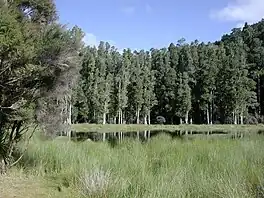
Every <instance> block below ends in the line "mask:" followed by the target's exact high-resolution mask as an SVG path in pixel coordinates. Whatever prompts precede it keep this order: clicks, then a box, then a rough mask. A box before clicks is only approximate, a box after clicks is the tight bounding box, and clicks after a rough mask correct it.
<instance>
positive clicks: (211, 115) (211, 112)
mask: <svg viewBox="0 0 264 198" xmlns="http://www.w3.org/2000/svg"><path fill="white" fill-rule="evenodd" d="M213 105H214V101H213V91H212V90H211V105H210V112H209V114H210V124H211V125H212V124H213Z"/></svg>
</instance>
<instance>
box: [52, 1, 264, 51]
mask: <svg viewBox="0 0 264 198" xmlns="http://www.w3.org/2000/svg"><path fill="white" fill-rule="evenodd" d="M263 1H264V0H75V1H71V0H55V2H56V5H57V10H58V12H59V16H60V21H61V22H62V23H64V24H68V25H69V26H72V25H78V26H79V27H81V28H82V29H83V31H84V32H85V33H86V37H85V39H84V40H85V42H86V43H87V44H89V45H97V44H98V42H99V41H100V40H103V41H108V42H109V43H110V44H113V45H115V46H116V47H118V48H119V49H123V48H127V47H129V48H132V49H146V50H148V49H150V48H151V47H155V48H161V47H166V46H168V45H169V44H170V43H171V42H177V41H178V40H179V39H180V38H183V37H184V38H185V39H186V40H187V41H192V40H195V39H198V40H199V41H205V42H207V41H215V40H218V39H220V38H221V35H223V34H224V33H228V32H230V30H231V29H232V28H233V27H238V26H241V24H243V23H244V22H245V21H247V22H249V23H254V22H257V21H259V20H260V19H261V18H264V2H263Z"/></svg>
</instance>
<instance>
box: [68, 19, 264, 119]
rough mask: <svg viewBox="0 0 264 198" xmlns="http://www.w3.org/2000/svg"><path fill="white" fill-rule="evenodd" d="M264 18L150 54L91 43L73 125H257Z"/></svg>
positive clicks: (263, 77)
mask: <svg viewBox="0 0 264 198" xmlns="http://www.w3.org/2000/svg"><path fill="white" fill-rule="evenodd" d="M263 86H264V20H261V21H260V22H258V23H256V24H253V25H248V24H247V23H245V25H244V27H243V28H234V29H233V30H232V31H231V33H230V34H226V35H223V36H222V38H221V40H219V41H215V42H209V43H204V42H199V41H198V40H195V41H193V42H191V43H187V42H185V39H184V38H182V39H180V40H179V41H177V42H175V43H171V44H170V45H169V46H168V47H164V48H162V49H154V48H152V49H150V50H149V51H144V50H140V51H132V50H131V49H129V48H128V49H125V50H124V51H123V52H122V53H119V52H118V49H117V48H115V47H114V46H110V44H109V43H107V42H100V44H99V46H98V47H90V46H86V47H85V48H84V49H83V60H82V64H81V70H80V80H79V82H78V86H77V88H75V91H74V97H73V101H72V103H73V108H72V109H73V112H72V121H73V122H74V123H98V124H105V123H111V124H122V123H123V124H125V123H126V124H151V123H157V121H156V118H157V116H163V117H164V118H165V120H166V123H167V124H183V123H185V124H257V123H263V121H264V119H263V118H264V117H263V116H264V91H263V90H264V87H263Z"/></svg>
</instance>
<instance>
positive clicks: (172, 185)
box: [0, 135, 264, 198]
mask: <svg viewBox="0 0 264 198" xmlns="http://www.w3.org/2000/svg"><path fill="white" fill-rule="evenodd" d="M263 143H264V139H263V137H260V136H258V137H255V136H253V137H251V138H245V139H239V140H230V139H214V140H207V139H194V140H191V141H184V140H171V138H169V137H168V136H165V135H159V136H157V137H155V138H153V139H151V140H150V141H149V142H147V143H145V144H142V143H140V142H138V141H137V140H124V142H122V143H121V144H118V145H117V146H116V147H111V146H110V145H108V144H107V143H106V142H105V143H103V142H99V143H95V142H82V143H74V142H69V141H67V140H66V139H65V140H63V139H61V138H60V139H55V140H54V141H40V140H39V139H38V138H34V139H33V141H32V142H31V143H30V147H29V149H28V151H27V153H26V155H25V156H24V158H23V161H21V164H20V165H19V166H18V167H16V168H17V169H19V170H23V174H27V175H30V177H33V178H40V179H42V180H43V182H44V181H45V182H46V183H49V185H50V186H53V187H56V188H58V189H61V192H57V194H58V193H59V194H58V195H57V194H54V197H63V195H64V194H67V195H68V197H69V196H70V197H80V198H81V197H96V198H99V197H100V198H101V197H107V198H111V197H113V198H126V197H140V198H154V197H155V198H163V197H166V198H170V197H203V198H206V197H208V198H211V197H216V198H217V197H219V198H220V197H225V198H227V197H230V198H231V197H232V198H233V197H235V198H236V197H237V198H243V197H245V198H251V197H252V198H253V197H256V193H257V189H258V188H260V186H261V185H263V184H264V171H263V167H264V149H263ZM45 182H44V183H45ZM52 189H53V190H54V188H52ZM69 192H71V194H69ZM59 195H61V196H59ZM0 197H1V196H0Z"/></svg>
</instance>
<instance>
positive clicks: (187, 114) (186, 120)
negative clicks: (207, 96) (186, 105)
mask: <svg viewBox="0 0 264 198" xmlns="http://www.w3.org/2000/svg"><path fill="white" fill-rule="evenodd" d="M188 118H189V111H186V114H185V124H188Z"/></svg>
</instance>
